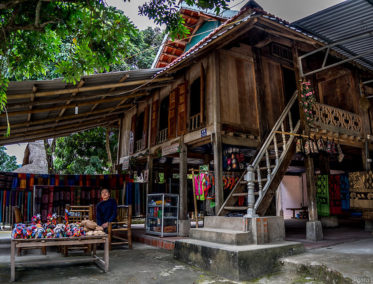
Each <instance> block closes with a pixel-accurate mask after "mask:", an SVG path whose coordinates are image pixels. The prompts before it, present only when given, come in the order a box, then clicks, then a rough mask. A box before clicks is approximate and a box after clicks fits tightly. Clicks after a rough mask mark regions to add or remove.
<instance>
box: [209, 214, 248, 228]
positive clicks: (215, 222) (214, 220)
mask: <svg viewBox="0 0 373 284" xmlns="http://www.w3.org/2000/svg"><path fill="white" fill-rule="evenodd" d="M204 228H214V229H226V230H234V231H242V232H246V219H245V218H243V217H224V216H206V217H205V219H204Z"/></svg>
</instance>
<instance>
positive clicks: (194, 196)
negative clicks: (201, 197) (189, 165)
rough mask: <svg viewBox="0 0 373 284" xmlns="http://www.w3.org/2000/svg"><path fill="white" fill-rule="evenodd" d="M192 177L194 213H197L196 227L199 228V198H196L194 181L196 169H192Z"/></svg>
mask: <svg viewBox="0 0 373 284" xmlns="http://www.w3.org/2000/svg"><path fill="white" fill-rule="evenodd" d="M192 177H193V180H192V184H193V204H194V215H195V219H196V228H198V227H199V224H198V210H197V199H196V186H195V183H194V170H192Z"/></svg>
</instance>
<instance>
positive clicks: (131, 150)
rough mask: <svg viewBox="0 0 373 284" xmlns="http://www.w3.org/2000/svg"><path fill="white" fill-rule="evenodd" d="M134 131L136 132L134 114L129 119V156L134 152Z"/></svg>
mask: <svg viewBox="0 0 373 284" xmlns="http://www.w3.org/2000/svg"><path fill="white" fill-rule="evenodd" d="M135 131H136V114H135V115H133V116H132V118H131V131H130V151H129V152H130V154H133V153H134V152H135Z"/></svg>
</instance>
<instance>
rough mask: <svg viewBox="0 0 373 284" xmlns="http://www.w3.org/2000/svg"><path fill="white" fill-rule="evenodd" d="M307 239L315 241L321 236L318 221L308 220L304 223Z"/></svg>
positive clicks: (320, 226) (320, 238)
mask: <svg viewBox="0 0 373 284" xmlns="http://www.w3.org/2000/svg"><path fill="white" fill-rule="evenodd" d="M306 234H307V236H306V237H307V240H310V241H313V242H317V241H321V240H322V239H323V238H324V237H323V233H322V225H321V222H320V221H309V222H307V225H306Z"/></svg>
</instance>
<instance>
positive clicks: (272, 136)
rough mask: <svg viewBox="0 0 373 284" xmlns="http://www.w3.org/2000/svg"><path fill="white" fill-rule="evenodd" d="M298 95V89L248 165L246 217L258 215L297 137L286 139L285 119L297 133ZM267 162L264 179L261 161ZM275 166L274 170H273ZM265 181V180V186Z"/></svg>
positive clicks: (292, 130) (298, 123)
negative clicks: (294, 110)
mask: <svg viewBox="0 0 373 284" xmlns="http://www.w3.org/2000/svg"><path fill="white" fill-rule="evenodd" d="M297 97H298V91H295V92H294V94H293V96H292V98H291V99H290V101H289V103H288V104H287V106H286V107H285V109H284V111H283V112H282V114H281V115H280V117H279V118H278V120H277V122H276V123H275V125H274V126H273V128H272V130H271V132H270V133H269V135H268V136H267V139H266V140H265V142H264V143H263V145H262V147H261V149H260V150H259V152H258V154H257V156H256V158H255V159H254V161H253V163H252V164H251V165H250V166H248V167H247V170H246V172H247V174H246V177H245V180H246V181H247V182H248V183H247V188H248V193H247V203H248V204H247V205H248V209H247V214H246V215H245V217H247V218H252V217H255V216H257V215H256V210H257V208H258V207H259V205H260V203H261V202H262V200H263V198H264V196H265V194H266V193H267V190H268V189H269V187H270V185H271V183H272V180H273V177H274V176H275V175H276V174H277V172H278V170H279V169H280V166H281V163H282V162H283V160H284V159H285V156H286V154H287V153H288V151H289V148H290V145H291V143H293V141H294V139H295V137H294V136H293V135H290V137H289V139H288V140H286V136H285V134H284V133H285V124H284V121H285V119H286V118H288V119H289V125H288V126H289V128H290V131H289V132H293V133H297V132H298V130H299V127H300V121H299V120H298V121H297V123H296V124H295V127H293V121H292V117H291V111H290V110H291V108H292V107H293V105H294V103H295V101H296V100H297ZM279 129H281V133H283V134H282V135H281V136H282V143H283V145H282V147H283V151H282V153H281V155H280V156H279V153H278V145H277V138H276V133H277V131H278V130H279ZM272 143H273V145H274V152H275V165H271V163H270V154H269V153H270V149H269V146H270V145H271V144H272ZM264 155H265V160H263V157H264ZM262 161H263V162H265V164H266V166H265V167H264V170H267V173H266V175H267V177H266V178H263V179H262V177H261V176H262V173H261V170H262V169H261V168H260V166H259V163H260V162H262ZM272 167H274V168H273V170H271V169H272ZM256 174H257V179H255V175H256ZM255 182H257V183H258V187H259V197H258V199H257V200H255V195H254V189H255ZM263 182H265V184H264V186H263V184H262V183H263Z"/></svg>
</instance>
